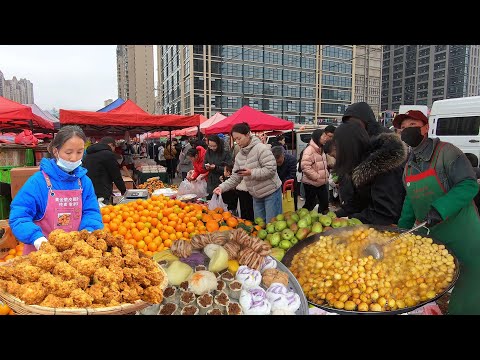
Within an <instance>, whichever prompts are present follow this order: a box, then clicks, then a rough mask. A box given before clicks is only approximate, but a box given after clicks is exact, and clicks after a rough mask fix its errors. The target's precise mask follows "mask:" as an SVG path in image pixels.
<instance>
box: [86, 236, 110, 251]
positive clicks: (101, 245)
mask: <svg viewBox="0 0 480 360" xmlns="http://www.w3.org/2000/svg"><path fill="white" fill-rule="evenodd" d="M86 241H87V244H88V245H90V246H92V247H93V248H95V249H97V250H101V251H102V252H105V251H107V248H108V246H107V242H106V241H105V240H103V239H97V238H96V237H95V236H94V235H90V236H89V237H88V238H87V240H86Z"/></svg>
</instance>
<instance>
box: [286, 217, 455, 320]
mask: <svg viewBox="0 0 480 360" xmlns="http://www.w3.org/2000/svg"><path fill="white" fill-rule="evenodd" d="M358 226H359V227H360V226H365V225H358ZM367 226H369V227H372V228H374V229H375V230H378V231H390V232H396V233H401V232H403V231H405V230H404V229H399V228H396V227H392V226H379V225H367ZM346 229H351V227H348V228H337V229H333V230H328V231H325V232H322V233H319V234H315V235H312V236H309V237H307V238H305V239H304V240H303V241H299V242H298V243H296V244H295V245H294V246H293V247H292V248H290V249H289V250H288V251H287V253H286V254H285V256H284V257H283V259H282V262H283V263H284V264H285V266H287V267H288V268H289V267H290V265H291V263H292V260H293V257H294V256H295V255H296V254H297V253H299V252H300V251H301V250H302V249H303V248H305V247H306V246H308V245H310V244H313V243H314V242H316V241H318V239H319V238H320V236H327V235H336V234H339V233H340V232H342V231H345V230H346ZM413 234H415V235H421V236H425V235H424V234H421V233H420V232H418V231H414V232H413ZM427 237H429V238H431V239H432V240H433V242H434V243H435V244H439V245H440V244H442V243H441V242H440V241H438V240H436V239H435V238H432V237H431V236H427ZM443 245H445V244H443ZM445 248H446V249H447V250H448V252H449V253H450V254H451V255H452V256H453V258H454V262H455V273H454V274H453V276H452V282H451V283H450V285H449V286H448V287H447V288H446V289H444V290H443V291H442V292H441V293H439V294H437V296H435V297H434V298H433V299H429V300H427V301H423V302H420V303H418V304H417V305H415V306H409V307H405V308H403V309H397V310H391V311H380V312H373V311H351V310H343V309H335V308H333V307H330V306H325V305H320V304H316V303H314V302H312V301H310V300H308V298H307V301H308V302H309V303H310V304H312V305H314V306H316V307H319V308H321V309H323V310H325V311H329V312H335V313H337V314H344V315H347V314H348V315H366V314H370V315H373V314H385V315H394V314H402V313H406V312H410V311H412V310H415V309H417V308H419V307H421V306H423V305H425V304H428V303H430V302H433V301H435V300H437V299H439V298H440V297H442V296H443V295H444V294H445V293H446V292H447V291H449V290H450V289H451V288H452V287H453V285H454V284H455V282H456V281H457V280H458V276H459V275H460V263H459V261H458V259H457V257H456V256H455V255H454V253H453V252H452V251H451V250H450V249H449V248H448V246H446V245H445Z"/></svg>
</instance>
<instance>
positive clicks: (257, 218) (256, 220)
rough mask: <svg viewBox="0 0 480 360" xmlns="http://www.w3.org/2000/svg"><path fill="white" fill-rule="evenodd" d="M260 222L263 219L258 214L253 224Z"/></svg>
mask: <svg viewBox="0 0 480 360" xmlns="http://www.w3.org/2000/svg"><path fill="white" fill-rule="evenodd" d="M261 222H264V221H263V218H261V217H260V216H259V217H256V218H255V224H257V225H258V224H259V223H261Z"/></svg>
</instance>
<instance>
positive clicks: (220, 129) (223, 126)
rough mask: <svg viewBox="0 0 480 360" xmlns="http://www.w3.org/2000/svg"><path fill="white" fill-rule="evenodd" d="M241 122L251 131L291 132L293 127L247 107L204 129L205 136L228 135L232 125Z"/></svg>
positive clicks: (286, 122)
mask: <svg viewBox="0 0 480 360" xmlns="http://www.w3.org/2000/svg"><path fill="white" fill-rule="evenodd" d="M242 122H246V123H248V125H249V126H250V129H251V130H252V131H267V130H292V129H293V126H294V125H293V122H291V121H286V120H282V119H280V118H278V117H275V116H272V115H269V114H265V113H263V112H261V111H258V110H255V109H252V108H251V107H249V106H243V107H242V108H241V109H239V110H237V111H236V112H234V113H233V114H232V115H230V116H229V117H227V118H225V119H223V120H221V121H219V122H217V123H216V124H215V125H212V126H209V127H207V128H205V134H207V135H210V134H219V133H229V132H230V131H231V130H232V127H233V125H235V124H240V123H242Z"/></svg>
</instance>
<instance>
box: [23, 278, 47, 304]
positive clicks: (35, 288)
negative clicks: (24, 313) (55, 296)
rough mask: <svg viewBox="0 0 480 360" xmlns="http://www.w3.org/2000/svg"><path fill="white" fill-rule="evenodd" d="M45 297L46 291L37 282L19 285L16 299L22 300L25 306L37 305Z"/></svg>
mask: <svg viewBox="0 0 480 360" xmlns="http://www.w3.org/2000/svg"><path fill="white" fill-rule="evenodd" d="M46 296H47V291H46V290H45V288H44V287H43V286H42V284H40V283H38V282H30V283H25V284H22V285H20V289H19V290H18V293H17V297H18V298H19V299H21V300H23V301H24V302H25V303H26V304H28V305H32V304H39V303H41V302H42V301H43V299H45V297H46Z"/></svg>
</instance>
